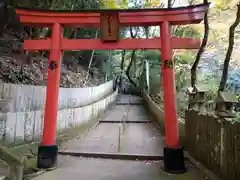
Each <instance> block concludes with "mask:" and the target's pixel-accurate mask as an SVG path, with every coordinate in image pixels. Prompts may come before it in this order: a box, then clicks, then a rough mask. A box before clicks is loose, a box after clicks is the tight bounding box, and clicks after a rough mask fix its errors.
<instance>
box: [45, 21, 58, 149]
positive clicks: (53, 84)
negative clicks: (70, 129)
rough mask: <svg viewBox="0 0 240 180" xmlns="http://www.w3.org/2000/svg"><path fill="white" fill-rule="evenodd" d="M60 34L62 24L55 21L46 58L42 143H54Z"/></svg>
mask: <svg viewBox="0 0 240 180" xmlns="http://www.w3.org/2000/svg"><path fill="white" fill-rule="evenodd" d="M62 34H63V30H62V26H61V25H60V24H57V23H55V24H53V26H52V39H51V49H50V57H49V60H48V65H49V67H48V82H47V95H46V106H45V117H44V128H43V141H42V144H43V145H55V144H56V133H57V132H56V131H57V130H56V127H57V112H58V94H59V81H60V71H61V59H62V51H61V40H62Z"/></svg>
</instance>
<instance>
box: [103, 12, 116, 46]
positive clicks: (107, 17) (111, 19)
mask: <svg viewBox="0 0 240 180" xmlns="http://www.w3.org/2000/svg"><path fill="white" fill-rule="evenodd" d="M100 28H101V40H102V42H104V43H108V42H118V41H119V39H120V23H119V13H118V12H114V11H112V12H101V14H100Z"/></svg>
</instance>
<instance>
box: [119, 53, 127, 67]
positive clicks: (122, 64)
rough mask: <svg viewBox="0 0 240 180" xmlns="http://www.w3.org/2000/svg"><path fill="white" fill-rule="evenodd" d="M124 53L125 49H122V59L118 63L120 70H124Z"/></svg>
mask: <svg viewBox="0 0 240 180" xmlns="http://www.w3.org/2000/svg"><path fill="white" fill-rule="evenodd" d="M125 55H126V50H123V51H122V60H121V64H120V68H121V70H122V71H123V70H124V60H125Z"/></svg>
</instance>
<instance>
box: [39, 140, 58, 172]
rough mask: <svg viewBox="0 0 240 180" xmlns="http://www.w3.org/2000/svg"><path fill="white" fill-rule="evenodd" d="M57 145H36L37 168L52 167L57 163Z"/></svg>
mask: <svg viewBox="0 0 240 180" xmlns="http://www.w3.org/2000/svg"><path fill="white" fill-rule="evenodd" d="M57 155H58V146H57V145H53V146H44V145H40V146H39V147H38V157H37V167H38V168H39V169H49V168H54V167H56V165H57Z"/></svg>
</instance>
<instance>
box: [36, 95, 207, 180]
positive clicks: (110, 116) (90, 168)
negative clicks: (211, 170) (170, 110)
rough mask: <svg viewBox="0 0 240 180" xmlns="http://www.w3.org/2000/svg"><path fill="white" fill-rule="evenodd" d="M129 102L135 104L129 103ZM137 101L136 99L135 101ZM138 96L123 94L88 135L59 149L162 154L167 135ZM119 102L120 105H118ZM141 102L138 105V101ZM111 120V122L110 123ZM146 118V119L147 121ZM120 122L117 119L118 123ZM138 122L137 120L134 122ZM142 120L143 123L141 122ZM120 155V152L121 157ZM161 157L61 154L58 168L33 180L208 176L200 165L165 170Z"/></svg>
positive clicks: (186, 179) (155, 179)
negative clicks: (174, 172) (174, 171)
mask: <svg viewBox="0 0 240 180" xmlns="http://www.w3.org/2000/svg"><path fill="white" fill-rule="evenodd" d="M129 102H131V103H132V104H134V105H130V106H129ZM133 102H134V103H133ZM141 102H142V100H141V99H140V98H138V97H134V98H132V97H131V98H129V96H122V97H121V99H119V101H118V102H117V103H116V107H115V108H113V109H112V110H111V111H113V112H115V113H112V112H107V113H106V116H105V117H104V118H103V119H101V122H100V123H99V125H98V126H96V127H95V128H94V129H92V131H90V132H89V133H88V134H87V135H86V137H84V138H78V139H75V140H72V141H70V142H68V143H66V144H64V146H63V147H62V148H61V149H60V152H62V153H65V154H67V155H72V154H73V153H90V154H91V153H98V154H104V153H105V154H117V155H121V154H128V155H131V156H134V155H138V156H147V157H148V156H153V157H155V156H156V157H157V156H161V157H162V156H163V146H164V137H163V136H161V135H160V133H159V131H158V129H157V128H156V127H155V126H154V125H153V124H151V123H150V122H149V121H150V118H149V116H148V115H147V113H146V111H145V110H144V108H143V107H142V105H141V104H140V103H141ZM119 104H120V105H119ZM136 104H138V105H136ZM125 111H127V112H129V116H127V117H128V119H127V120H128V121H130V122H128V123H125V131H124V132H123V124H122V127H121V129H120V130H121V131H120V148H118V144H119V121H120V120H121V119H122V117H123V115H124V113H125ZM109 120H112V121H113V122H112V123H109ZM144 120H147V122H144ZM116 122H118V123H116ZM133 122H135V123H133ZM139 122H140V123H139ZM120 157H121V156H119V158H120ZM162 169H163V162H162V161H143V160H141V161H139V160H137V159H134V160H133V159H132V160H122V159H115V160H113V159H103V158H102V159H100V158H89V157H88V158H86V157H81V156H80V157H76V156H75V157H73V156H66V155H65V156H62V155H59V162H58V168H57V169H56V170H54V171H51V172H47V173H45V174H43V175H41V176H38V177H36V178H34V179H33V180H45V179H51V180H68V179H69V180H70V179H71V180H79V179H81V180H128V179H129V180H130V179H131V180H206V179H207V178H206V177H205V176H204V174H203V173H201V172H200V171H199V170H198V169H197V168H194V167H193V166H191V167H189V171H188V172H187V173H185V174H182V175H170V174H167V173H165V172H164V171H163V170H162Z"/></svg>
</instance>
